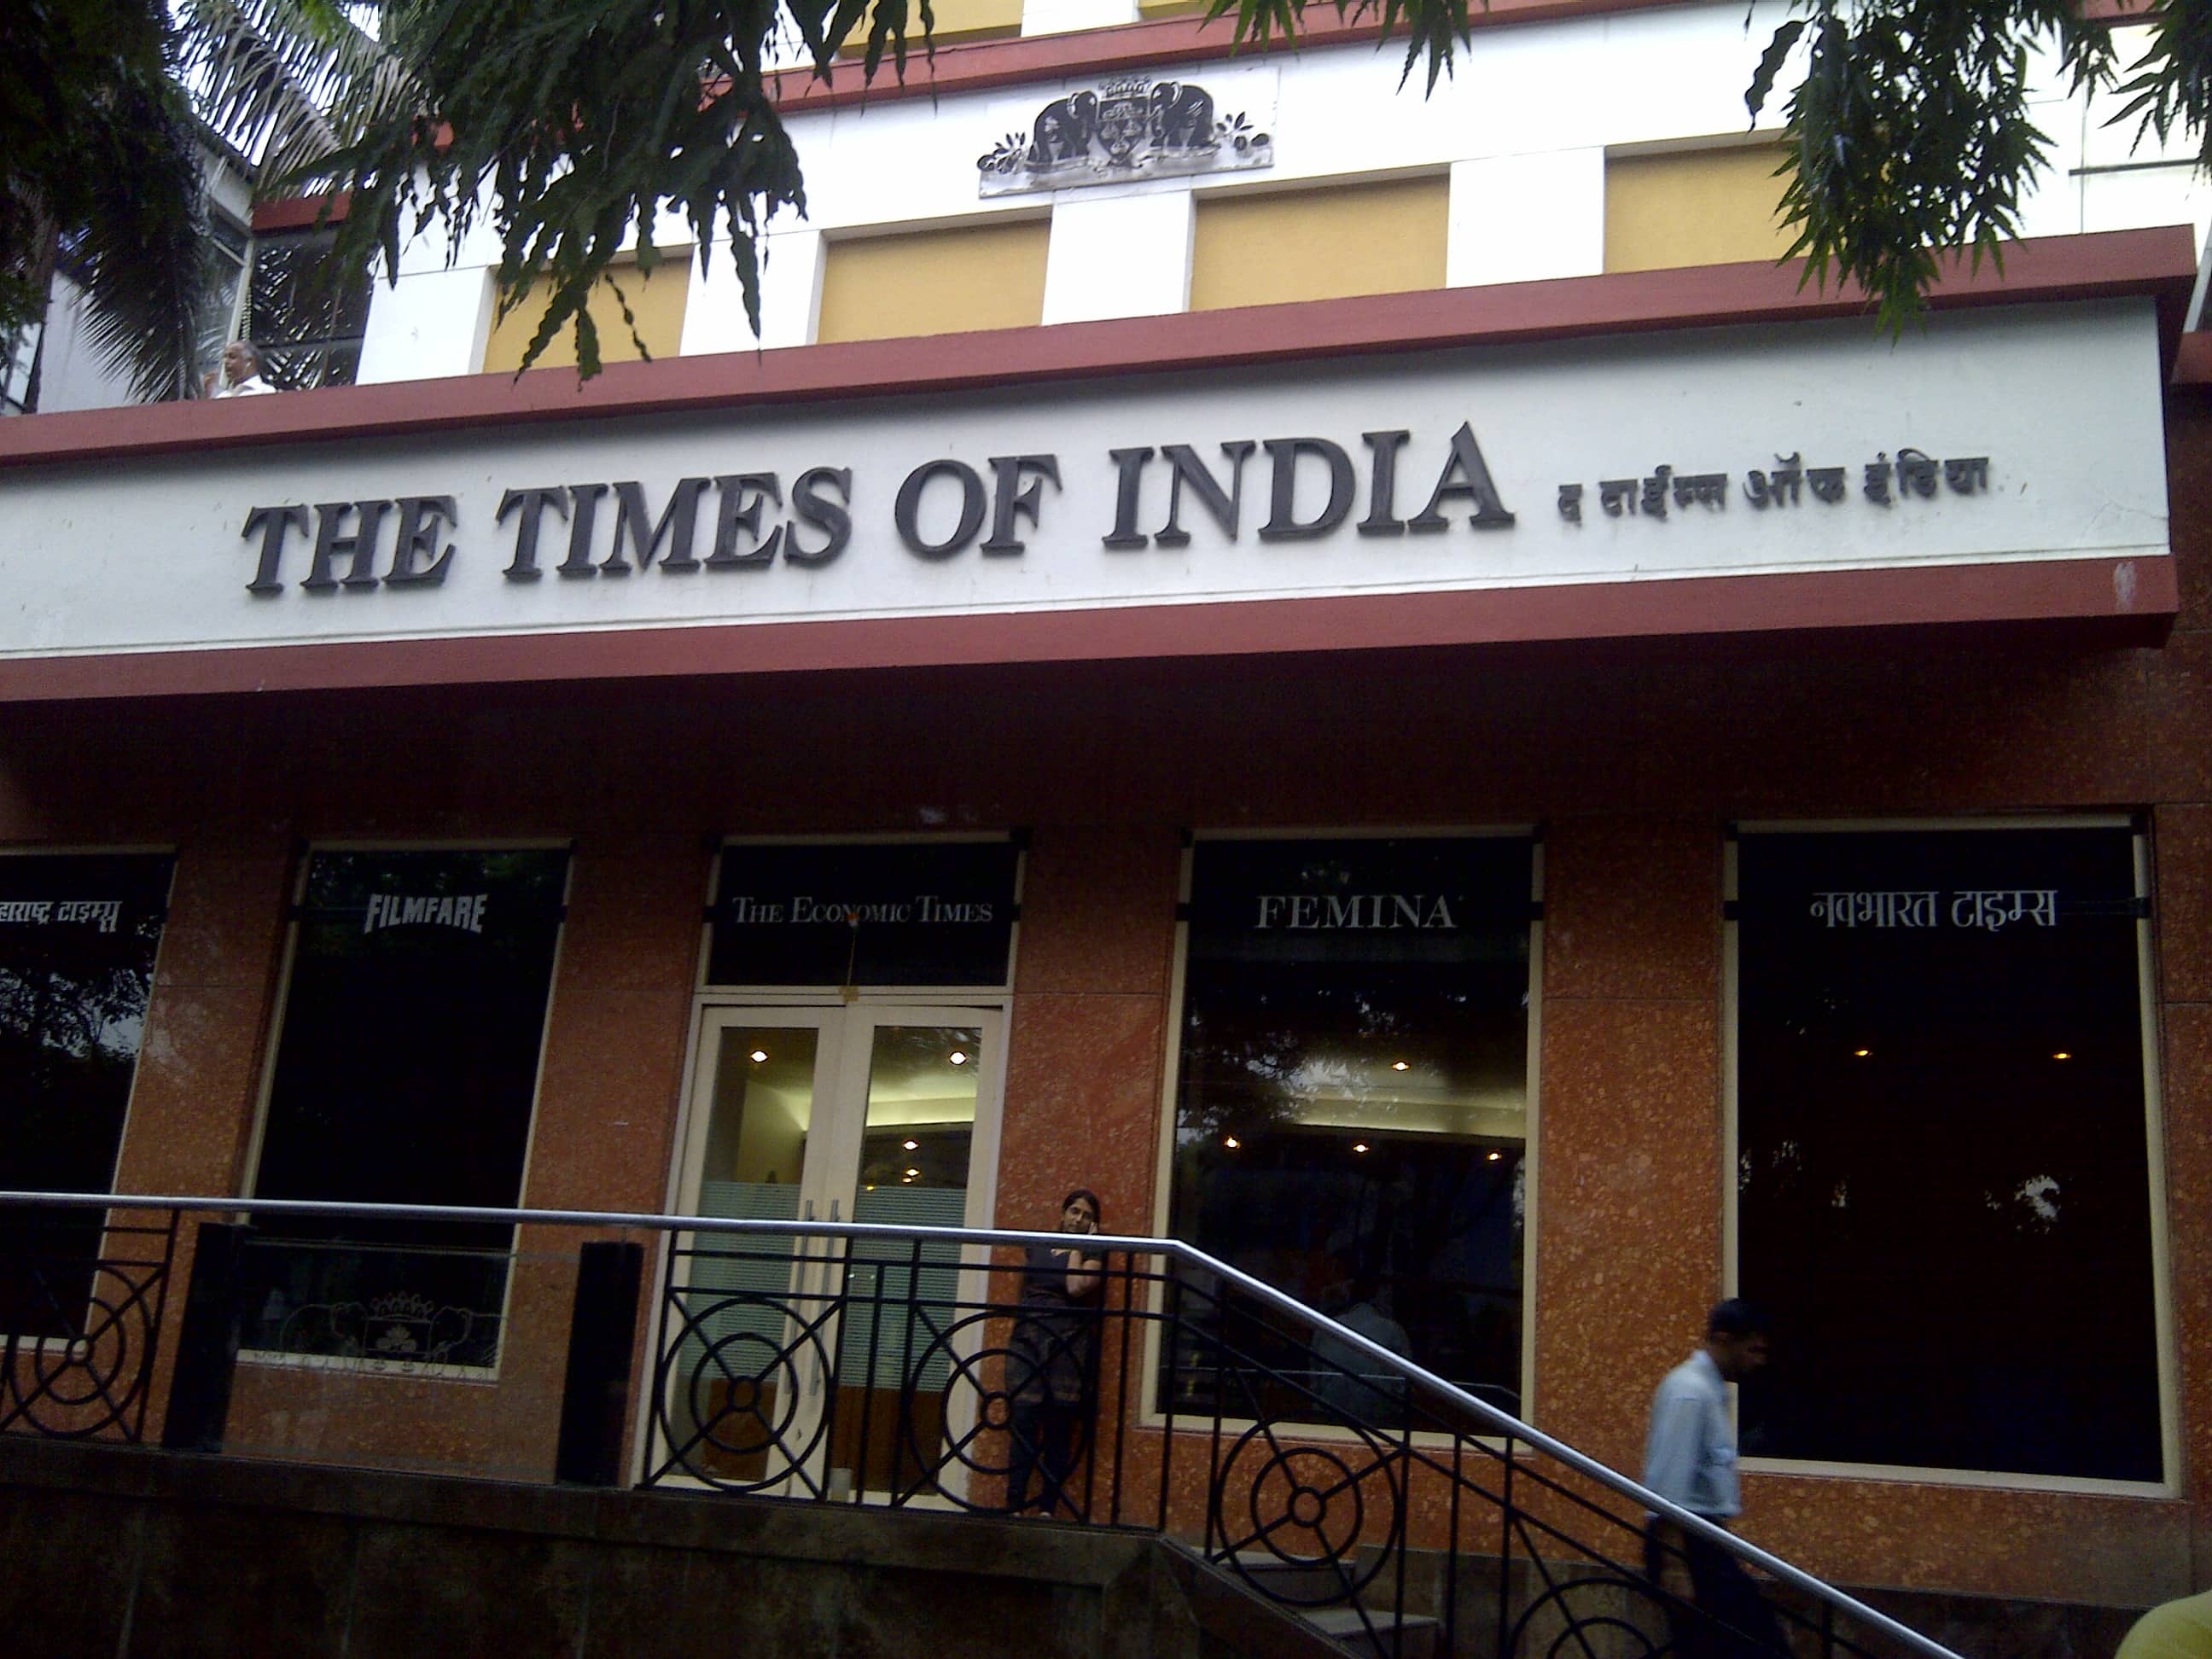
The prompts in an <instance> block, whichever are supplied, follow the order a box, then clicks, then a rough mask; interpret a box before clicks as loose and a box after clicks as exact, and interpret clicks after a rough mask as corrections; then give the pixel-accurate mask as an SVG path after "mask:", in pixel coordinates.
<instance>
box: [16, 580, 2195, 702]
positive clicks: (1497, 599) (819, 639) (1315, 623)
mask: <svg viewBox="0 0 2212 1659" xmlns="http://www.w3.org/2000/svg"><path fill="white" fill-rule="evenodd" d="M2179 605H2180V597H2179V585H2178V582H2177V580H2176V578H2175V575H2174V571H2173V561H2172V559H2171V558H2152V559H2122V560H2114V559H2109V558H2100V559H2066V560H2032V561H2013V562H2004V563H1996V564H1970V565H1936V566H1913V567H1908V568H1891V569H1877V570H1820V571H1802V572H1791V573H1787V574H1774V575H1757V576H1709V577H1699V578H1688V579H1683V580H1667V581H1627V582H1601V583H1593V584H1578V585H1574V586H1557V587H1508V588H1486V589H1477V590H1470V591H1462V592H1434V593H1383V594H1357V595H1349V596H1332V597H1328V598H1316V599H1251V600H1244V601H1240V602H1237V603H1233V604H1201V605H1173V604H1170V605H1131V606H1125V607H1109V608H1103V609H1085V610H1073V611H1017V612H1012V613H995V614H982V615H975V614H969V615H953V616H941V617H862V618H858V619H853V620H840V621H836V622H790V623H744V624H724V625H718V626H702V627H696V628H642V629H592V630H588V631H582V632H577V631H569V632H563V633H536V634H509V635H479V636H474V637H468V638H459V639H455V638H432V639H414V640H393V641H374V642H364V643H345V644H318V645H280V646H264V647H240V648H236V649H227V650H210V651H160V652H144V653H130V654H123V655H112V656H82V657H44V658H29V659H15V660H9V661H0V703H7V702H48V701H58V700H73V699H79V698H88V697H136V696H196V695H204V694H210V693H223V692H241V691H288V690H341V689H356V688H368V687H372V686H398V685H467V684H514V683H527V682H544V681H553V680H618V679H656V678H671V677H674V678H684V677H689V676H694V675H726V674H775V673H816V672H836V671H849V670H855V669H885V668H890V669H910V668H937V667H951V666H959V665H977V664H987V663H1054V662H1113V661H1127V660H1132V659H1152V658H1173V657H1237V656H1255V655H1265V654H1274V653H1285V652H1289V653H1304V652H1316V653H1328V652H1338V651H1360V650H1390V649H1419V648H1423V647H1460V646H1470V645H1498V644H1508V643H1530V642H1538V641H1568V640H1583V641H1589V640H1639V639H1642V640H1650V639H1659V638H1666V637H1692V636H1700V635H1778V634H1779V635H1794V634H1798V633H1809V632H1815V631H1817V632H1822V633H1830V634H1832V633H1835V632H1838V631H1847V630H1856V629H1869V628H1883V629H1895V628H1925V627H1948V628H1958V627H1962V626H1973V625H1985V626H1986V625H1997V626H2002V627H2006V628H2010V629H2018V628H2020V627H2021V626H2022V625H2024V624H2025V625H2030V626H2038V625H2039V626H2040V627H2042V628H2045V629H2063V630H2065V633H2066V635H2067V636H2068V637H2069V638H2072V639H2075V640H2076V641H2080V642H2083V643H2087V644H2093V645H2104V646H2117V645H2154V644H2156V643H2158V642H2159V641H2161V640H2163V639H2164V638H2165V637H2166V634H2167V632H2168V630H2169V629H2171V628H2172V623H2173V617H2174V615H2175V613H2176V611H2178V609H2179Z"/></svg>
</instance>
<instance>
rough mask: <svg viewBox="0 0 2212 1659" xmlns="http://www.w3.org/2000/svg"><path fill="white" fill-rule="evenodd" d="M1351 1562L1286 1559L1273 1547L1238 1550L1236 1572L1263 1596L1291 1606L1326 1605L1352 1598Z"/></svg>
mask: <svg viewBox="0 0 2212 1659" xmlns="http://www.w3.org/2000/svg"><path fill="white" fill-rule="evenodd" d="M1235 1571H1237V1573H1238V1574H1239V1575H1240V1576H1242V1577H1243V1578H1244V1579H1245V1580H1246V1581H1247V1582H1248V1583H1250V1584H1251V1585H1252V1586H1253V1587H1254V1588H1255V1589H1257V1590H1258V1591H1259V1592H1260V1593H1261V1595H1265V1596H1267V1597H1268V1598H1269V1599H1271V1600H1273V1601H1280V1602H1282V1603H1283V1604H1284V1605H1285V1607H1298V1608H1304V1607H1328V1606H1331V1605H1333V1604H1335V1603H1340V1602H1343V1601H1349V1600H1350V1599H1351V1593H1352V1586H1351V1584H1350V1583H1349V1582H1348V1581H1349V1580H1350V1579H1351V1578H1352V1577H1353V1576H1354V1575H1356V1573H1357V1571H1358V1564H1357V1563H1356V1562H1352V1561H1343V1562H1339V1561H1332V1560H1329V1559H1327V1558H1326V1557H1321V1556H1316V1557H1313V1558H1311V1559H1304V1558H1298V1557H1292V1558H1291V1559H1284V1558H1283V1557H1282V1556H1279V1555H1277V1554H1276V1553H1274V1552H1273V1550H1239V1551H1238V1552H1237V1563H1236V1567H1235Z"/></svg>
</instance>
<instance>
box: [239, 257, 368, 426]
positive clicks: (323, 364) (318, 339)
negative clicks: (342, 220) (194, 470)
mask: <svg viewBox="0 0 2212 1659" xmlns="http://www.w3.org/2000/svg"><path fill="white" fill-rule="evenodd" d="M336 240H337V228H336V227H334V226H328V225H325V226H323V227H322V228H310V229H306V230H288V231H277V232H273V233H264V234H259V235H257V236H255V237H254V239H253V246H252V265H251V268H250V270H248V272H247V276H246V304H245V307H244V313H243V317H242V320H241V325H240V327H239V329H238V330H237V332H238V334H240V336H242V337H245V338H246V339H249V340H251V341H252V342H253V343H254V345H255V347H256V348H257V349H258V350H259V352H260V354H261V373H262V375H263V378H264V379H265V380H268V381H269V382H270V385H272V386H276V387H278V388H280V389H282V390H283V391H287V392H299V391H305V390H307V389H308V388H310V387H313V386H351V385H352V384H353V382H354V376H355V375H356V373H357V372H358V371H359V369H360V368H361V343H362V335H363V334H364V333H365V332H366V331H368V301H369V289H370V286H371V283H370V276H369V273H368V271H367V270H353V269H349V268H348V267H345V266H342V265H340V264H337V262H336V260H334V259H333V258H331V249H332V246H333V244H334V243H335V241H336ZM217 355H218V356H219V355H220V354H219V352H218V354H217Z"/></svg>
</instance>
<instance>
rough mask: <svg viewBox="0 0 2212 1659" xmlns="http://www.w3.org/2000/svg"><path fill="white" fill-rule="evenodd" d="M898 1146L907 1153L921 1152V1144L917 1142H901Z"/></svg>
mask: <svg viewBox="0 0 2212 1659" xmlns="http://www.w3.org/2000/svg"><path fill="white" fill-rule="evenodd" d="M899 1145H900V1146H902V1147H904V1148H905V1149H906V1150H907V1151H908V1152H920V1151H921V1142H920V1141H918V1140H902V1141H901V1142H900V1143H899Z"/></svg>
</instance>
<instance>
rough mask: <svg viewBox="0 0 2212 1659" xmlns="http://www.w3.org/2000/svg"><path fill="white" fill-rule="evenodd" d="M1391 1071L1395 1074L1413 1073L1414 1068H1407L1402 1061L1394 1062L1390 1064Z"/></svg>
mask: <svg viewBox="0 0 2212 1659" xmlns="http://www.w3.org/2000/svg"><path fill="white" fill-rule="evenodd" d="M1390 1069H1391V1070H1392V1071H1394V1072H1406V1071H1411V1070H1412V1069H1413V1068H1412V1067H1411V1066H1407V1064H1406V1062H1405V1061H1404V1060H1392V1061H1391V1062H1390Z"/></svg>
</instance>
